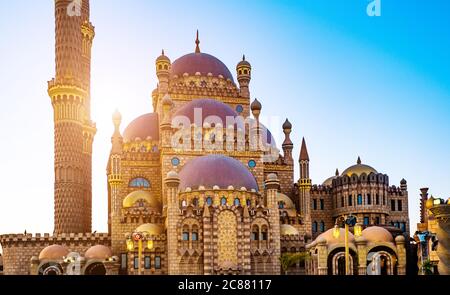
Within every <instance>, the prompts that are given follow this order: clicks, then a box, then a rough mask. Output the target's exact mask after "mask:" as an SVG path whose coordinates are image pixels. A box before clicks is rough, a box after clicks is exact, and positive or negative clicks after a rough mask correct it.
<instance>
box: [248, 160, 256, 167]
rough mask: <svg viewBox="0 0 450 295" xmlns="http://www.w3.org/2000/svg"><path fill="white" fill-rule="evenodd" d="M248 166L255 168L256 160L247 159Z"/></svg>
mask: <svg viewBox="0 0 450 295" xmlns="http://www.w3.org/2000/svg"><path fill="white" fill-rule="evenodd" d="M248 167H250V168H255V167H256V161H255V160H250V161H248Z"/></svg>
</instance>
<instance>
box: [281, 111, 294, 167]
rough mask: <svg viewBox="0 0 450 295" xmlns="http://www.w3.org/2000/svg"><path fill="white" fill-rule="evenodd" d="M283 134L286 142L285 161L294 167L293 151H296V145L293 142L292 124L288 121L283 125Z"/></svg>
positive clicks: (284, 147)
mask: <svg viewBox="0 0 450 295" xmlns="http://www.w3.org/2000/svg"><path fill="white" fill-rule="evenodd" d="M283 132H284V142H283V146H282V147H283V155H284V160H285V161H286V163H287V164H289V165H293V164H294V159H293V158H292V150H293V149H294V144H293V143H292V140H291V137H290V135H291V132H292V124H291V122H289V120H288V119H286V122H284V124H283Z"/></svg>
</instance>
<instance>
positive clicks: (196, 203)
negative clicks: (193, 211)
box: [192, 198, 198, 207]
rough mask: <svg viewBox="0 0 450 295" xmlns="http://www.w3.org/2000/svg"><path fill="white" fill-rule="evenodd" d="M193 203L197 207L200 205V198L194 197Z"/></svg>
mask: <svg viewBox="0 0 450 295" xmlns="http://www.w3.org/2000/svg"><path fill="white" fill-rule="evenodd" d="M192 205H194V206H195V207H197V206H198V198H194V199H193V200H192Z"/></svg>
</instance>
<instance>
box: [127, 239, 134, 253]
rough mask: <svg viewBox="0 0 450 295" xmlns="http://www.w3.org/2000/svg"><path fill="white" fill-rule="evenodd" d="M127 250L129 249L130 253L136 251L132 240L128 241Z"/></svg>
mask: <svg viewBox="0 0 450 295" xmlns="http://www.w3.org/2000/svg"><path fill="white" fill-rule="evenodd" d="M127 249H128V251H133V250H134V242H133V240H132V239H127Z"/></svg>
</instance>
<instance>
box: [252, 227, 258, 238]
mask: <svg viewBox="0 0 450 295" xmlns="http://www.w3.org/2000/svg"><path fill="white" fill-rule="evenodd" d="M251 238H252V241H257V240H259V228H258V226H257V225H254V226H253V228H252V237H251Z"/></svg>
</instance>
